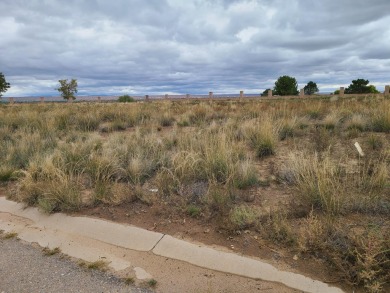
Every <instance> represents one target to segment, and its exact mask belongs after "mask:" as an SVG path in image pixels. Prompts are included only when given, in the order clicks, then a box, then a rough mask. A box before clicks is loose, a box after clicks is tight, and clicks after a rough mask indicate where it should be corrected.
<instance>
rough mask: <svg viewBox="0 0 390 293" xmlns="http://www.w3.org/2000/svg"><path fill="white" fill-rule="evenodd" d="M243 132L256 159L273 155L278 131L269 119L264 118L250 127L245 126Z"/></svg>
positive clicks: (267, 117)
mask: <svg viewBox="0 0 390 293" xmlns="http://www.w3.org/2000/svg"><path fill="white" fill-rule="evenodd" d="M244 132H245V133H246V136H247V139H248V140H249V143H250V145H251V147H252V148H253V149H254V151H255V153H256V156H257V157H258V158H263V157H267V156H270V155H273V154H275V151H276V145H277V138H278V130H277V129H276V126H275V125H274V123H273V120H272V118H271V117H269V116H265V117H263V118H262V119H260V120H258V121H257V122H256V123H255V124H254V125H252V126H249V125H248V124H247V125H246V129H244Z"/></svg>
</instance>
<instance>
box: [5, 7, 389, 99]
mask: <svg viewBox="0 0 390 293" xmlns="http://www.w3.org/2000/svg"><path fill="white" fill-rule="evenodd" d="M0 72H3V74H4V75H5V77H6V79H7V81H8V82H10V83H11V89H9V90H8V92H7V93H6V94H5V95H4V96H29V95H57V94H58V92H57V91H56V90H55V88H56V86H57V84H58V80H59V79H67V78H76V79H77V80H78V83H79V94H80V95H83V94H84V95H88V94H91V95H92V94H98V95H105V94H107V95H110V94H125V93H126V94H134V95H136V94H159V93H161V94H163V93H180V94H186V93H192V94H207V93H208V92H209V91H214V92H215V93H236V92H238V91H239V90H244V91H245V92H246V93H259V92H262V91H263V90H264V89H266V88H272V87H273V86H274V83H275V80H276V79H277V78H278V77H279V76H281V75H290V76H293V77H295V78H296V79H297V80H298V83H299V87H303V86H304V85H305V84H306V83H307V82H308V81H314V82H316V83H317V84H318V86H319V88H320V91H323V92H325V91H333V90H335V89H336V88H338V87H340V86H348V85H349V84H350V83H351V81H352V80H353V79H357V78H364V79H368V80H370V83H371V84H374V85H376V86H377V88H378V89H379V90H381V91H382V90H383V88H384V85H385V84H390V0H369V1H367V0H253V1H251V0H66V1H64V0H62V1H60V0H24V1H23V0H0Z"/></svg>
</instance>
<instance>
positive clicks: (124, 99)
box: [118, 95, 135, 103]
mask: <svg viewBox="0 0 390 293" xmlns="http://www.w3.org/2000/svg"><path fill="white" fill-rule="evenodd" d="M118 102H120V103H132V102H135V100H134V98H133V97H130V96H129V95H123V96H120V97H119V98H118Z"/></svg>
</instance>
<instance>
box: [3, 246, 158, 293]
mask: <svg viewBox="0 0 390 293" xmlns="http://www.w3.org/2000/svg"><path fill="white" fill-rule="evenodd" d="M11 292H18V293H23V292H28V293H35V292H56V293H57V292H83V293H88V292H91V293H92V292H93V293H96V292H121V293H122V292H132V293H133V292H134V293H135V292H139V293H146V292H152V291H150V290H149V289H146V288H137V287H134V286H129V285H126V284H125V283H124V282H123V281H122V280H120V279H118V278H117V277H115V276H113V275H110V274H109V273H105V272H102V271H98V270H87V269H85V268H81V267H80V266H79V265H77V264H76V263H75V262H73V261H71V260H70V259H68V258H67V257H64V256H63V255H61V254H59V255H53V256H45V255H44V254H43V253H42V251H41V249H40V248H36V247H33V246H32V245H30V244H27V243H24V242H22V241H19V240H18V239H15V238H14V239H1V238H0V293H11Z"/></svg>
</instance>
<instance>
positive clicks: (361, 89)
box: [345, 78, 378, 94]
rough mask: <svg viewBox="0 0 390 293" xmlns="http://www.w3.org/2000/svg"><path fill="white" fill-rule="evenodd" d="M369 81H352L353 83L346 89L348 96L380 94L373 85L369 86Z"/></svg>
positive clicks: (360, 79)
mask: <svg viewBox="0 0 390 293" xmlns="http://www.w3.org/2000/svg"><path fill="white" fill-rule="evenodd" d="M368 84H369V81H368V80H366V79H362V78H359V79H355V80H352V83H351V84H350V85H349V87H347V88H346V89H345V93H346V94H371V93H378V91H377V89H376V88H375V86H373V85H368Z"/></svg>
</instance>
